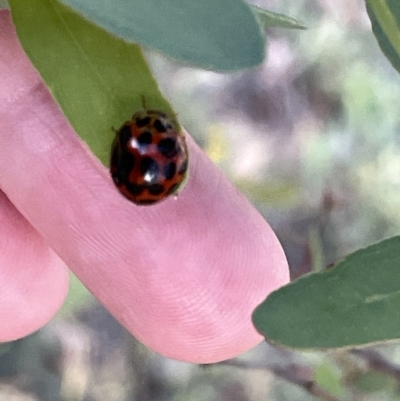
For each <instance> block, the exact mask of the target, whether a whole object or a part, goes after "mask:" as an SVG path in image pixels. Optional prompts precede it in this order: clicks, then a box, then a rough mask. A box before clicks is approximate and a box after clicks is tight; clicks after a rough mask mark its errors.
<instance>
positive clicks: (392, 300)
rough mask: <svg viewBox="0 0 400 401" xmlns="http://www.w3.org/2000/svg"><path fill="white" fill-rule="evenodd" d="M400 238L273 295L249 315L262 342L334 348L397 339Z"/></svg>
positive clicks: (399, 305)
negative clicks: (264, 340)
mask: <svg viewBox="0 0 400 401" xmlns="http://www.w3.org/2000/svg"><path fill="white" fill-rule="evenodd" d="M399 310H400V237H393V238H390V239H388V240H385V241H383V242H381V243H378V244H375V245H372V246H370V247H368V248H365V249H361V250H358V251H356V252H354V253H353V254H351V255H350V256H348V257H347V258H346V259H345V260H343V261H342V262H340V263H338V264H337V265H336V266H335V267H333V268H331V269H328V270H326V271H324V272H320V273H314V274H310V275H307V276H304V277H302V278H300V279H299V280H297V281H294V282H292V283H290V284H288V285H287V286H285V287H282V288H281V289H279V290H277V291H275V292H273V293H272V294H271V295H270V296H269V297H268V298H267V299H266V300H265V301H264V302H263V303H262V304H261V305H259V306H258V307H257V308H256V310H255V311H254V313H253V322H254V325H255V327H256V328H257V330H258V331H259V332H260V333H261V334H262V335H264V336H265V338H266V339H267V340H268V341H271V342H273V343H279V344H282V345H286V346H289V347H293V348H302V349H307V348H339V347H352V346H358V345H362V344H368V343H372V342H378V341H385V340H393V339H398V338H400V323H399Z"/></svg>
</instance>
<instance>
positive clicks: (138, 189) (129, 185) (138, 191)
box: [125, 182, 145, 195]
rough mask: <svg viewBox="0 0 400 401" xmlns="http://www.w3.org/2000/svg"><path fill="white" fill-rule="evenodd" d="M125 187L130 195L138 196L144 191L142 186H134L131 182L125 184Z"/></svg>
mask: <svg viewBox="0 0 400 401" xmlns="http://www.w3.org/2000/svg"><path fill="white" fill-rule="evenodd" d="M125 187H126V189H127V190H128V192H129V193H130V194H132V195H140V194H141V193H143V191H144V189H145V187H144V185H139V184H134V183H132V182H127V183H126V185H125Z"/></svg>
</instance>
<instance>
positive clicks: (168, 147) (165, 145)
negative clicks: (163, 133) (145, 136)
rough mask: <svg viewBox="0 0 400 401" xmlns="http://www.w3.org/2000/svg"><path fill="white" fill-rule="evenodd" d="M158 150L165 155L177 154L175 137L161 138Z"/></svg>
mask: <svg viewBox="0 0 400 401" xmlns="http://www.w3.org/2000/svg"><path fill="white" fill-rule="evenodd" d="M158 150H159V151H160V153H161V154H162V155H163V156H165V157H173V156H175V155H176V140H175V139H174V138H165V139H161V141H160V142H159V143H158Z"/></svg>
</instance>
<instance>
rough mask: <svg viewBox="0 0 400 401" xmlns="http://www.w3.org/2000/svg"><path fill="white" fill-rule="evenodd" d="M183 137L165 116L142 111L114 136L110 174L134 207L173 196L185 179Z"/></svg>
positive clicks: (185, 161)
mask: <svg viewBox="0 0 400 401" xmlns="http://www.w3.org/2000/svg"><path fill="white" fill-rule="evenodd" d="M187 169H188V150H187V147H186V142H185V137H184V135H183V133H180V132H179V131H178V129H176V124H175V123H174V121H173V120H172V119H170V118H169V117H168V116H167V115H166V114H165V113H163V112H161V111H155V110H143V111H139V112H137V113H135V114H134V115H133V117H132V119H131V120H130V121H126V122H125V123H124V125H123V126H122V127H121V128H120V129H119V130H118V131H117V132H116V138H115V140H114V143H113V145H112V149H111V162H110V173H111V177H112V179H113V181H114V183H115V185H116V186H117V188H118V189H119V191H120V192H121V193H122V194H123V195H124V196H125V197H126V198H128V199H129V200H131V201H132V202H134V203H136V204H137V205H151V204H154V203H156V202H160V201H162V200H164V199H165V198H167V197H168V196H169V195H172V194H175V193H176V192H177V190H178V189H179V187H180V186H181V185H182V183H183V182H184V180H185V178H186V173H187Z"/></svg>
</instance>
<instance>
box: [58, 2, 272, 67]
mask: <svg viewBox="0 0 400 401" xmlns="http://www.w3.org/2000/svg"><path fill="white" fill-rule="evenodd" d="M62 1H63V2H64V3H65V4H67V5H68V6H70V7H72V8H74V9H75V10H77V11H79V12H80V13H81V14H82V15H84V16H85V17H86V18H87V19H89V20H90V21H92V22H94V23H96V24H98V25H99V26H101V27H103V28H104V29H106V30H107V31H109V32H112V33H114V34H115V35H117V36H119V37H121V38H123V39H125V40H127V41H132V42H136V43H138V44H140V45H141V46H144V47H146V48H148V49H150V50H157V51H160V52H161V53H164V54H165V55H168V56H171V57H172V58H175V59H177V60H181V61H184V62H185V63H187V64H191V65H195V66H199V67H204V68H207V69H212V70H220V71H236V70H239V69H241V68H246V67H252V66H255V65H257V64H260V63H261V62H262V61H263V59H264V51H265V38H264V35H262V33H261V31H260V27H259V25H258V23H257V21H256V18H255V16H254V14H253V13H252V11H251V10H250V7H249V6H248V5H247V4H246V3H245V2H244V1H242V0H201V1H199V0H174V1H171V0H169V1H168V0H113V1H110V0H96V1H93V0H62Z"/></svg>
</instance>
